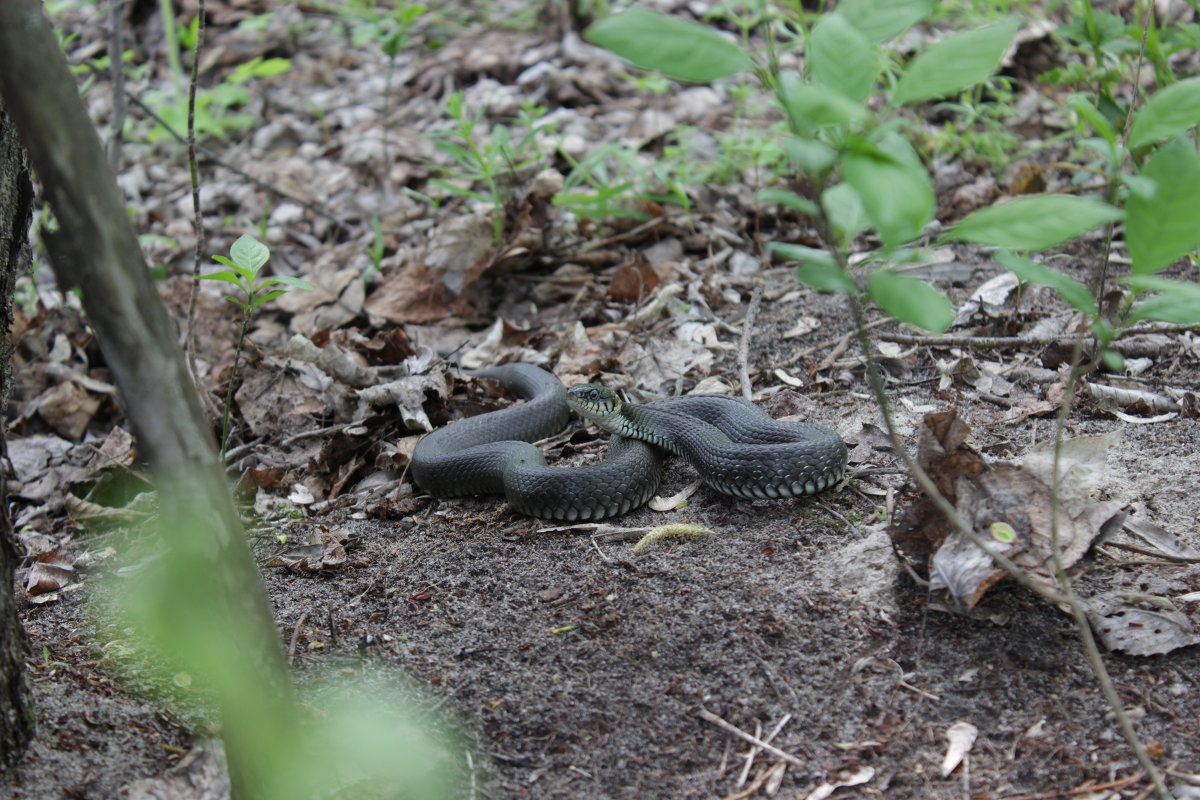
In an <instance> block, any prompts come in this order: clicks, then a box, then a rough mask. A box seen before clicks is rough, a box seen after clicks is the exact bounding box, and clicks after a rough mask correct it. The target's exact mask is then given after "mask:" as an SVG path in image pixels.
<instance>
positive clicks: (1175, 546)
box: [1125, 517, 1200, 561]
mask: <svg viewBox="0 0 1200 800" xmlns="http://www.w3.org/2000/svg"><path fill="white" fill-rule="evenodd" d="M1125 530H1127V531H1129V532H1130V533H1132V534H1133V535H1135V536H1137V537H1139V538H1141V539H1142V540H1143V541H1145V542H1146V543H1147V544H1149V545H1151V546H1152V547H1154V548H1156V549H1157V550H1158V552H1159V556H1160V557H1161V558H1171V559H1176V560H1179V561H1200V550H1197V549H1196V548H1194V547H1192V546H1191V545H1189V544H1188V543H1187V542H1185V541H1184V540H1183V539H1182V538H1180V537H1179V536H1176V535H1175V534H1173V533H1171V532H1170V531H1168V530H1166V529H1165V528H1161V527H1159V526H1158V525H1155V524H1154V523H1152V522H1149V521H1147V520H1144V519H1138V518H1137V517H1129V518H1128V519H1126V520H1125Z"/></svg>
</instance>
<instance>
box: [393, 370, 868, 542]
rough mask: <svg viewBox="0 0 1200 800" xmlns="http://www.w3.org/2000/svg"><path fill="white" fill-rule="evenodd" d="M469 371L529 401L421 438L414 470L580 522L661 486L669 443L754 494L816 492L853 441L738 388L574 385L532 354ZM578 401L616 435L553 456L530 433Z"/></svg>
mask: <svg viewBox="0 0 1200 800" xmlns="http://www.w3.org/2000/svg"><path fill="white" fill-rule="evenodd" d="M464 372H465V373H466V374H468V375H472V376H475V377H483V378H491V379H493V380H496V381H499V382H500V383H501V384H502V385H503V386H504V387H505V388H506V389H508V390H510V391H511V392H513V393H515V394H517V395H519V396H521V397H522V398H525V402H524V403H521V404H519V405H515V406H511V407H509V408H505V409H501V410H499V411H492V412H489V413H486V414H480V415H477V416H474V417H469V418H467V419H464V420H461V421H459V422H456V423H453V424H451V425H447V426H445V427H443V428H439V429H437V430H435V431H433V432H432V433H430V434H428V435H426V436H425V437H424V438H422V439H421V441H420V442H418V444H417V447H416V449H415V451H414V452H413V456H412V463H411V466H410V469H411V471H412V476H413V480H414V482H415V483H416V484H417V485H418V486H419V487H421V488H422V489H424V490H425V491H427V492H429V493H430V494H432V495H436V496H438V497H467V496H472V495H503V496H504V497H505V498H506V499H507V500H508V503H509V505H511V506H512V507H513V508H514V509H515V510H517V511H519V512H521V513H522V514H527V515H529V516H534V517H541V518H544V519H551V520H565V521H572V522H574V521H589V520H599V519H604V518H607V517H612V516H617V515H620V514H624V513H627V512H629V511H632V510H633V509H635V508H638V507H640V506H642V505H643V504H645V503H646V502H647V501H648V500H649V499H650V498H651V497H652V496H654V493H655V492H657V491H658V487H659V484H660V482H661V480H662V463H663V458H664V454H665V453H671V454H674V455H676V456H679V457H681V458H683V459H684V460H686V461H688V462H689V463H690V464H692V466H693V467H695V469H696V470H697V472H699V473H700V477H701V480H702V481H703V482H704V483H705V484H706V485H707V486H709V487H711V488H713V489H715V490H717V491H718V492H721V493H723V494H727V495H732V496H734V497H740V498H747V499H766V498H789V497H802V496H805V495H810V494H815V493H817V492H820V491H823V490H825V489H828V488H831V487H832V486H834V485H836V484H837V483H839V482H840V481H841V479H842V476H843V473H844V472H845V467H846V445H845V443H844V442H843V441H842V439H841V437H839V436H838V435H837V433H835V432H834V431H832V430H830V429H828V428H825V427H822V426H820V425H814V424H812V423H806V422H783V421H780V420H775V419H772V418H771V416H770V415H768V414H767V413H766V412H765V411H763V410H762V409H760V408H759V407H758V406H756V405H754V403H752V402H750V401H748V400H744V399H742V398H738V397H731V396H728V395H688V396H680V397H668V398H664V399H661V400H655V401H653V402H651V403H645V404H641V403H630V402H625V401H623V400H622V399H621V398H620V397H619V395H617V393H616V392H615V391H613V390H612V389H610V388H608V387H605V386H601V385H598V384H582V385H579V386H575V387H572V388H571V389H570V390H567V389H566V388H565V387H564V386H563V385H562V382H561V381H559V379H558V378H557V377H555V376H554V375H553V374H551V373H550V372H547V371H546V370H544V369H541V368H540V367H537V366H534V365H532V364H524V363H513V364H505V365H502V366H499V367H490V368H487V369H479V370H464ZM571 411H575V412H576V413H577V414H579V415H580V416H583V417H584V418H586V419H588V420H589V421H591V422H593V423H595V424H596V425H597V426H598V427H600V428H603V429H605V430H607V431H608V432H609V433H610V434H611V438H610V439H609V449H608V455H607V457H606V458H605V459H604V460H603V461H600V462H598V463H596V464H590V465H587V466H583V467H551V466H549V465H547V463H546V459H545V457H544V456H543V455H542V452H541V450H540V449H539V448H537V447H536V446H534V445H533V444H532V442H535V441H538V440H540V439H544V438H546V437H548V436H551V435H553V434H555V433H558V432H559V431H561V430H562V429H563V428H564V427H565V426H566V424H567V422H568V419H569V417H570V412H571Z"/></svg>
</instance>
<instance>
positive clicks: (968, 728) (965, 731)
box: [942, 720, 979, 778]
mask: <svg viewBox="0 0 1200 800" xmlns="http://www.w3.org/2000/svg"><path fill="white" fill-rule="evenodd" d="M978 735H979V729H978V728H976V727H975V726H974V725H972V724H971V723H969V722H963V721H962V720H960V721H958V722H956V723H954V724H953V725H951V726H950V727H949V728H947V729H946V739H947V740H948V741H949V742H950V744H949V746H947V747H946V756H945V758H943V759H942V777H943V778H946V777H949V775H950V773H951V772H954V770H956V769H958V765H959V764H961V763H962V760H963V758H965V757H966V755H967V753H969V752H971V747H972V746H974V744H975V737H976V736H978Z"/></svg>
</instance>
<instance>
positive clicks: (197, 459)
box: [0, 0, 295, 796]
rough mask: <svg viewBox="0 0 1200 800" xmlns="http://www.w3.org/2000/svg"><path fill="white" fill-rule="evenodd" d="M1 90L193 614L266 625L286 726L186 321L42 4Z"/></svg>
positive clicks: (241, 731)
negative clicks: (167, 294) (130, 209)
mask: <svg viewBox="0 0 1200 800" xmlns="http://www.w3.org/2000/svg"><path fill="white" fill-rule="evenodd" d="M114 57H115V56H114ZM0 98H3V102H4V103H6V104H7V106H8V109H9V113H11V115H12V118H13V120H14V121H15V123H16V126H17V129H18V131H19V132H20V134H21V137H22V139H23V140H24V142H25V146H26V148H27V149H28V151H29V156H30V160H31V161H32V163H33V166H34V169H35V170H36V172H37V176H38V179H39V180H40V181H41V183H42V185H43V186H44V188H45V192H46V196H47V198H48V199H49V202H50V207H51V208H52V210H53V211H54V215H55V217H56V219H57V220H58V223H59V231H58V232H56V233H50V232H47V231H45V230H43V231H42V237H43V241H44V242H45V243H46V247H47V250H48V251H49V253H50V260H51V262H52V265H53V267H54V271H55V275H56V276H57V279H58V283H59V286H60V288H61V289H64V290H66V289H69V288H72V287H80V288H81V289H82V290H83V306H84V310H85V311H86V312H87V315H88V319H89V320H90V322H91V324H92V326H93V327H94V328H95V331H96V334H97V339H98V340H99V344H100V349H101V351H102V353H103V354H104V358H105V361H106V362H107V364H108V367H109V368H110V369H111V370H112V373H113V376H114V378H115V379H116V383H117V386H118V387H119V388H120V390H121V394H122V397H123V398H124V401H125V406H126V410H127V414H128V419H129V423H130V426H131V427H132V429H133V433H134V436H135V437H136V439H137V444H138V451H139V453H140V454H141V455H142V456H143V457H144V458H145V459H146V461H147V462H148V463H149V464H150V467H151V470H152V472H153V474H154V476H155V485H156V488H157V489H158V491H159V509H160V520H159V522H160V527H161V532H162V535H163V537H164V538H165V539H166V540H167V544H168V546H170V547H172V548H173V549H175V550H177V551H179V552H187V553H189V554H190V557H191V558H192V559H193V567H194V570H195V571H194V573H192V574H193V575H194V576H197V578H198V579H200V580H202V581H203V582H204V584H205V586H206V589H207V596H206V598H205V602H204V604H203V606H202V607H200V608H195V607H193V608H191V609H188V610H189V611H191V612H192V613H193V614H195V613H196V612H201V613H203V614H204V615H205V617H206V618H207V619H211V620H215V621H217V623H218V625H219V626H223V627H224V628H225V629H228V630H235V629H237V630H244V629H245V626H246V625H247V624H249V625H251V626H252V630H253V632H254V633H253V638H252V641H251V644H250V645H249V651H248V652H245V653H239V656H240V660H241V661H243V662H244V663H241V664H240V665H239V666H238V669H239V670H245V671H246V672H242V673H240V674H242V675H249V676H252V677H253V678H254V679H255V680H257V681H258V684H257V685H256V690H257V691H258V692H260V693H261V696H264V697H268V698H270V699H271V700H273V701H275V702H273V703H271V705H272V706H273V708H274V710H275V712H277V713H275V714H272V716H273V717H275V718H272V719H270V720H260V721H259V723H260V725H259V728H258V732H260V733H261V732H262V728H263V727H266V728H268V729H269V728H271V727H272V726H277V728H278V729H280V730H282V731H287V730H289V729H290V728H291V727H293V725H294V714H295V704H294V702H293V698H292V694H291V685H290V682H289V681H288V680H287V672H286V666H285V664H284V660H283V653H282V649H281V646H280V642H279V637H278V632H277V630H276V628H275V623H274V620H273V619H272V617H271V613H270V608H269V606H268V603H267V598H266V595H265V593H264V592H263V589H262V584H261V582H260V580H259V575H258V569H257V567H256V565H255V563H254V560H253V558H252V556H251V554H250V550H249V547H248V545H247V544H246V539H245V535H244V532H243V531H242V527H241V524H240V522H239V520H238V516H237V512H236V510H235V508H234V506H233V500H232V497H231V496H230V493H229V489H228V485H227V483H226V480H225V472H224V469H223V468H222V465H221V463H220V461H219V460H218V457H217V451H216V448H215V446H214V442H213V438H212V435H211V432H210V430H209V428H208V425H207V424H206V421H205V419H204V417H203V414H202V412H201V410H200V403H199V399H198V398H197V395H196V392H195V389H194V387H193V384H192V380H191V377H190V375H189V372H188V369H187V367H186V365H185V363H184V360H183V353H182V351H181V350H180V349H179V346H178V344H177V341H178V337H177V335H176V331H175V327H174V325H173V324H172V322H171V320H170V318H169V317H168V315H167V311H166V308H165V307H164V306H163V304H162V301H161V300H160V298H159V296H158V293H157V290H156V289H155V287H154V284H153V282H152V280H151V277H150V271H149V269H148V268H147V266H146V262H145V260H144V258H143V256H142V252H141V248H140V246H139V244H138V240H137V236H136V234H135V232H134V230H133V228H132V226H131V225H130V223H129V217H128V215H127V213H126V210H125V200H124V198H123V197H122V196H121V194H120V192H119V191H118V189H117V185H116V180H115V179H114V176H113V172H112V170H111V168H110V167H109V165H108V163H107V161H106V159H105V157H104V152H103V148H102V147H101V144H100V140H99V138H98V137H97V135H96V131H95V130H94V128H93V126H92V122H91V120H90V119H89V118H88V115H87V111H86V109H85V108H84V106H83V103H82V102H81V101H80V99H79V94H78V90H77V88H76V86H75V81H74V79H73V78H72V76H71V74H70V72H69V70H68V69H67V64H66V61H65V59H64V58H63V55H62V51H61V49H60V48H59V45H58V43H57V41H56V40H55V38H54V35H53V33H52V31H51V28H50V25H49V22H48V21H47V20H46V18H45V17H44V15H43V13H42V3H41V0H0ZM198 537H202V539H203V540H202V541H197V538H198ZM180 624H181V625H183V624H186V623H185V622H183V621H181V622H180ZM240 711H241V709H238V708H225V709H223V714H224V717H225V726H224V729H223V736H224V737H225V739H226V745H227V748H226V749H227V754H228V758H229V764H230V770H231V773H232V777H233V779H234V783H235V786H237V787H238V788H239V789H240V791H239V794H241V795H242V796H251V795H253V794H254V793H255V792H254V787H255V786H256V784H258V783H259V780H258V779H259V777H261V776H256V775H254V774H253V773H254V772H255V770H256V769H259V768H260V767H261V765H256V764H252V763H245V762H244V761H243V760H242V756H243V752H242V751H241V750H240V748H238V747H237V743H238V742H239V741H242V742H244V741H245V739H246V736H247V735H248V731H247V729H246V725H245V724H243V723H245V722H246V720H245V719H244V718H239V716H238V714H239V712H240ZM264 723H265V726H264Z"/></svg>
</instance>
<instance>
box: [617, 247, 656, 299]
mask: <svg viewBox="0 0 1200 800" xmlns="http://www.w3.org/2000/svg"><path fill="white" fill-rule="evenodd" d="M636 255H637V257H636V258H635V259H634V263H632V264H625V265H622V266H620V267H617V271H616V272H614V273H613V277H612V283H611V284H610V285H609V287H608V296H609V298H610V299H612V300H616V301H617V302H619V303H640V302H641V301H642V299H643V298H645V297H646V296H647V295H648V294H650V292H652V291H654V290H655V289H656V288H658V284H659V280H658V273H657V272H655V271H654V267H652V266H650V261H649V259H647V258H646V256H645V255H644V254H642V253H637V254H636Z"/></svg>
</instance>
